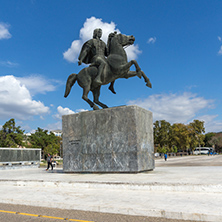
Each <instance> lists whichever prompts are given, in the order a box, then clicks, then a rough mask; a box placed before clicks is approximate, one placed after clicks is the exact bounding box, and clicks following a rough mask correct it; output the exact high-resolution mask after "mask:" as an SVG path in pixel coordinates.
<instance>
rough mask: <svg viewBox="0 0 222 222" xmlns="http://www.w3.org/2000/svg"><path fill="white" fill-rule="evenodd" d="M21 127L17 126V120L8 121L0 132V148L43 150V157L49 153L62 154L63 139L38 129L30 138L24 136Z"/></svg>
mask: <svg viewBox="0 0 222 222" xmlns="http://www.w3.org/2000/svg"><path fill="white" fill-rule="evenodd" d="M24 132H25V130H22V129H21V127H20V126H16V124H15V120H14V119H10V120H9V121H7V122H6V123H5V124H4V125H3V126H2V129H1V130H0V147H12V148H17V147H26V148H41V149H42V153H43V156H44V155H46V154H47V153H50V154H52V155H55V154H60V152H61V145H62V143H61V142H62V138H61V137H58V136H56V135H55V134H54V133H52V132H49V131H48V130H44V129H41V128H39V127H38V128H37V130H36V131H35V133H32V134H31V135H30V136H27V135H25V134H24Z"/></svg>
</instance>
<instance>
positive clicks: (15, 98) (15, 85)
mask: <svg viewBox="0 0 222 222" xmlns="http://www.w3.org/2000/svg"><path fill="white" fill-rule="evenodd" d="M48 112H49V108H48V107H46V106H44V104H43V103H42V102H40V101H35V100H32V97H31V95H30V92H29V90H28V89H27V88H26V86H25V85H23V84H21V82H20V81H19V80H18V79H16V78H15V77H14V76H1V77H0V117H1V118H17V119H21V120H26V119H28V118H30V117H31V116H34V115H43V114H46V113H48Z"/></svg>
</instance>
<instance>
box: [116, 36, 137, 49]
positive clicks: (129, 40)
mask: <svg viewBox="0 0 222 222" xmlns="http://www.w3.org/2000/svg"><path fill="white" fill-rule="evenodd" d="M117 38H118V42H119V43H120V44H121V45H122V46H123V47H124V46H127V45H132V44H133V43H134V41H135V37H134V36H133V35H124V34H117Z"/></svg>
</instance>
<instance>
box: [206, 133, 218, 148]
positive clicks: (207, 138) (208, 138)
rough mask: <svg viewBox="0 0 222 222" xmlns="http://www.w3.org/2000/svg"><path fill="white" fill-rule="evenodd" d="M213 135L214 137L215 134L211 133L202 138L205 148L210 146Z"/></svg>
mask: <svg viewBox="0 0 222 222" xmlns="http://www.w3.org/2000/svg"><path fill="white" fill-rule="evenodd" d="M215 135H216V133H212V132H211V133H206V134H205V137H204V143H205V146H207V147H209V146H211V144H210V141H211V139H212V137H214V136H215Z"/></svg>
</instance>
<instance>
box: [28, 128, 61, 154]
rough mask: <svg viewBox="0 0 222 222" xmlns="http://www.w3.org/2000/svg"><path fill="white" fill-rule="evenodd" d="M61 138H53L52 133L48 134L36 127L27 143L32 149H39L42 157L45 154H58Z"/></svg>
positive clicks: (46, 131)
mask: <svg viewBox="0 0 222 222" xmlns="http://www.w3.org/2000/svg"><path fill="white" fill-rule="evenodd" d="M61 139H62V138H61V137H58V136H55V134H54V133H52V132H50V133H49V132H48V130H43V129H41V128H39V127H38V129H37V130H36V132H35V133H33V134H31V136H30V138H29V142H30V143H31V144H32V147H33V148H41V149H42V152H43V155H46V154H47V153H50V154H57V153H59V148H60V141H61Z"/></svg>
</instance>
